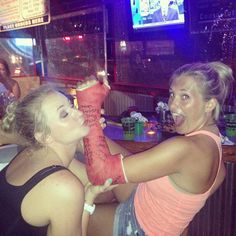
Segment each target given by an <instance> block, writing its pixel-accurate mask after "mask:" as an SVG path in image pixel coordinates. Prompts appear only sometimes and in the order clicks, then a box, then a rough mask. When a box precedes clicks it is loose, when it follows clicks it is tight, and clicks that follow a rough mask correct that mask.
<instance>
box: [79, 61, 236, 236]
mask: <svg viewBox="0 0 236 236" xmlns="http://www.w3.org/2000/svg"><path fill="white" fill-rule="evenodd" d="M233 80H234V78H233V75H232V70H231V68H229V67H228V66H227V65H225V64H223V63H221V62H209V63H193V64H187V65H183V66H182V67H180V68H179V69H177V70H176V71H175V72H174V73H173V75H172V77H171V78H170V88H169V102H168V105H169V109H170V112H171V114H172V117H173V120H174V123H175V130H176V132H177V133H178V134H180V135H179V136H176V137H173V138H170V139H167V140H164V141H163V142H161V143H160V144H158V145H157V146H155V147H153V148H151V149H149V150H147V151H144V152H141V153H137V154H133V155H130V156H128V157H126V158H123V159H122V158H121V164H120V165H121V167H120V166H118V164H117V163H119V161H120V158H119V157H120V156H119V155H114V156H113V157H112V158H110V155H107V158H110V160H109V161H107V160H105V156H106V150H102V153H103V155H100V153H99V151H100V150H99V148H100V149H101V146H102V147H104V145H103V144H102V142H103V139H102V138H101V136H100V139H99V140H100V141H98V142H97V140H98V139H96V137H95V139H96V146H97V148H96V146H95V145H93V147H94V148H93V149H92V150H91V149H89V145H92V142H93V138H94V137H93V136H95V135H96V134H95V133H93V135H91V136H90V137H89V138H88V136H87V137H86V142H84V145H85V146H84V149H85V150H86V149H88V151H92V153H96V156H93V155H92V154H91V152H87V154H86V152H85V158H89V162H86V165H89V167H90V168H89V172H87V173H88V177H89V178H90V174H91V175H92V179H94V182H95V181H96V180H97V179H99V180H100V181H102V179H103V178H104V179H105V178H108V177H111V176H110V175H112V178H113V179H114V180H115V181H116V183H118V181H117V180H119V181H120V182H121V183H124V180H125V181H127V182H128V183H129V184H124V185H120V186H119V187H117V188H115V189H114V190H113V193H114V195H115V197H116V198H117V200H118V201H119V202H121V203H120V204H114V203H113V204H105V205H103V204H101V205H98V206H97V207H96V211H95V214H94V215H93V216H92V217H91V218H90V221H89V230H88V232H89V233H88V235H91V236H94V235H96V236H108V235H113V236H120V235H122V236H125V235H139V236H141V235H143V236H144V235H149V236H156V235H158V236H162V235H163V236H164V235H168V236H170V235H171V236H178V235H181V234H182V232H183V231H184V229H185V228H186V227H187V226H188V224H189V223H190V222H191V220H192V219H193V217H194V216H195V215H196V214H197V212H198V211H199V210H200V209H201V208H202V207H203V206H204V205H205V202H206V200H207V199H208V198H209V197H210V196H211V195H212V194H213V193H214V192H215V191H216V190H217V189H218V188H219V186H220V185H221V183H222V182H223V180H224V178H225V167H224V163H223V161H222V147H221V138H220V131H219V129H218V127H217V120H218V118H219V114H220V111H221V108H222V106H223V104H224V102H225V100H226V98H227V96H228V95H229V94H230V90H231V88H232V83H233ZM91 84H92V86H90V87H89V86H88V85H87V87H88V88H87V89H84V90H83V91H80V94H79V97H80V98H81V97H82V96H84V98H86V97H89V99H88V101H87V103H86V100H85V99H84V100H81V101H82V104H80V105H79V107H80V106H81V107H80V109H81V108H83V107H84V106H85V105H86V107H89V104H90V105H91V109H90V111H89V113H88V114H89V116H88V114H86V113H84V114H85V119H86V121H88V124H90V120H91V119H90V117H95V115H94V114H93V111H94V110H95V109H94V108H96V109H98V110H99V106H96V104H97V103H98V102H99V103H100V100H102V99H101V97H102V98H103V99H105V94H106V93H105V92H104V90H106V89H107V86H105V85H106V84H105V85H104V84H100V85H99V84H96V85H94V84H93V83H91ZM95 86H96V87H95ZM93 88H94V89H93ZM88 103H89V104H88ZM82 110H83V109H82ZM89 119H90V120H89ZM94 124H95V122H94V120H93V122H92V125H90V127H91V128H92V129H93V126H94ZM97 127H98V126H97ZM107 142H108V144H109V147H110V150H111V152H112V153H122V152H121V151H119V147H117V145H115V144H114V143H113V142H111V141H110V140H107ZM87 146H88V147H87ZM95 149H96V150H95ZM103 149H104V148H103ZM87 155H88V157H87ZM98 158H100V160H99V161H98V160H97V159H98ZM114 159H115V160H114ZM117 160H118V161H117ZM113 162H114V163H115V165H114V164H113ZM91 163H92V164H91ZM96 163H97V164H96ZM96 165H97V166H96ZM114 166H115V167H116V169H114ZM91 168H94V172H93V170H92V169H91ZM96 168H97V169H100V170H103V171H100V172H99V171H96ZM110 169H112V172H111V171H110ZM94 173H95V174H96V175H97V176H94ZM95 183H96V182H95ZM137 183H138V185H136V184H137Z"/></svg>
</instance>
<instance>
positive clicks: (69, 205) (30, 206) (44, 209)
mask: <svg viewBox="0 0 236 236" xmlns="http://www.w3.org/2000/svg"><path fill="white" fill-rule="evenodd" d="M35 203H37V204H35ZM83 203H84V188H83V185H82V183H81V182H80V181H79V179H78V178H77V177H76V176H74V175H73V174H72V173H71V172H70V171H68V170H60V171H57V172H55V173H53V174H51V175H49V176H47V177H46V178H45V179H43V180H42V181H41V182H40V183H39V184H37V185H36V186H35V187H34V188H33V189H32V190H31V191H30V192H29V193H28V194H27V195H26V197H25V198H24V200H23V202H22V215H23V217H24V219H25V220H26V221H27V222H28V223H30V224H32V225H35V226H44V225H48V224H49V227H50V230H51V231H53V233H52V234H51V235H58V236H61V235H66V230H68V229H67V228H66V225H68V224H71V230H74V231H77V232H80V230H81V229H80V227H81V225H80V222H81V215H82V211H83Z"/></svg>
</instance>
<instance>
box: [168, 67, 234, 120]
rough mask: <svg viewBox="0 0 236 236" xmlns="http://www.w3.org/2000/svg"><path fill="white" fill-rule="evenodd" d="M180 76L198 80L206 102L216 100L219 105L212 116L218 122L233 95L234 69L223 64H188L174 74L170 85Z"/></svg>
mask: <svg viewBox="0 0 236 236" xmlns="http://www.w3.org/2000/svg"><path fill="white" fill-rule="evenodd" d="M180 76H191V77H192V78H194V79H196V81H197V82H198V85H199V91H200V92H201V93H202V96H203V98H204V99H205V100H206V101H208V100H210V99H211V98H215V99H216V101H217V105H216V108H215V109H214V110H213V112H212V116H213V118H214V120H215V121H217V120H218V119H219V115H220V112H221V108H222V106H223V105H224V103H225V100H226V98H227V97H228V96H230V95H231V94H232V87H233V86H232V85H233V81H234V77H233V72H232V69H231V68H230V67H229V66H227V65H225V64H223V63H222V62H208V63H192V64H186V65H184V66H182V67H180V68H178V69H177V70H176V71H175V72H174V73H173V75H172V77H171V78H170V83H172V82H173V80H175V79H176V78H177V77H180Z"/></svg>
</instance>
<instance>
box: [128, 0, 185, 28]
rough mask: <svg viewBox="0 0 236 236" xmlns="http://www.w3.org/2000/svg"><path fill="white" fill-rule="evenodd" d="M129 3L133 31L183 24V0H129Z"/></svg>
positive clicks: (174, 26) (173, 26)
mask: <svg viewBox="0 0 236 236" xmlns="http://www.w3.org/2000/svg"><path fill="white" fill-rule="evenodd" d="M185 1H186V0H185ZM129 5H130V6H129V8H130V11H131V15H132V27H133V30H134V31H137V32H142V31H146V30H158V29H159V30H162V29H168V28H170V29H173V28H179V27H182V26H184V24H185V18H186V9H185V3H184V0H173V1H172V0H129Z"/></svg>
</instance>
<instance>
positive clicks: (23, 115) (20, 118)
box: [2, 85, 57, 147]
mask: <svg viewBox="0 0 236 236" xmlns="http://www.w3.org/2000/svg"><path fill="white" fill-rule="evenodd" d="M56 92H57V91H56V90H55V89H54V88H52V87H51V86H48V85H44V86H41V87H39V88H38V89H35V90H33V91H32V92H30V93H29V94H28V95H26V96H25V97H24V98H23V99H22V101H20V102H13V103H11V104H9V105H8V107H7V109H6V114H5V116H4V117H3V122H2V129H3V130H4V131H6V132H16V133H17V134H19V135H20V136H22V137H23V138H24V139H25V140H26V141H27V142H28V143H29V145H33V146H38V147H40V146H42V143H39V142H38V141H37V140H36V138H35V133H36V132H41V133H42V134H43V137H44V138H45V137H46V135H47V134H49V133H50V129H49V127H48V126H47V119H46V116H45V114H44V113H43V112H42V103H43V101H44V100H45V99H46V97H47V96H48V95H50V94H52V93H56Z"/></svg>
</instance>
